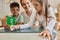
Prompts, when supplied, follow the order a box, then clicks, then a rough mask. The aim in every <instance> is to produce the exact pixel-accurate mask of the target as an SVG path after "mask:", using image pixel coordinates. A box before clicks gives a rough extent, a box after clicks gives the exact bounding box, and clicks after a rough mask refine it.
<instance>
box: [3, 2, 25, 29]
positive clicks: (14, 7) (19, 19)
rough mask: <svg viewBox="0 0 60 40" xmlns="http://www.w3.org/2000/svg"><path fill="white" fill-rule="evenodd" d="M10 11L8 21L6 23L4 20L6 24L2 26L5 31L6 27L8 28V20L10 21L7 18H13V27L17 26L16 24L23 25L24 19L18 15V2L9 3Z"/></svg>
mask: <svg viewBox="0 0 60 40" xmlns="http://www.w3.org/2000/svg"><path fill="white" fill-rule="evenodd" d="M10 11H11V13H12V15H11V16H8V17H7V20H8V21H7V20H6V22H7V23H6V25H5V26H4V27H5V29H6V28H8V26H9V25H8V23H9V20H10V19H8V18H9V17H10V18H15V22H16V24H15V25H17V24H23V23H24V18H23V16H22V15H20V14H19V11H20V6H19V3H18V2H12V3H10ZM13 21H14V20H13ZM10 22H11V20H10ZM12 25H13V24H12Z"/></svg>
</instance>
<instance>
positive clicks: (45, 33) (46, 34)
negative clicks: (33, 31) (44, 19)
mask: <svg viewBox="0 0 60 40" xmlns="http://www.w3.org/2000/svg"><path fill="white" fill-rule="evenodd" d="M40 36H42V37H48V38H49V40H53V37H52V33H51V32H50V31H49V30H44V31H43V32H41V33H40Z"/></svg>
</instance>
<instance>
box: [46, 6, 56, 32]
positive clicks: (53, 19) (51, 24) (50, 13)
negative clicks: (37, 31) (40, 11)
mask: <svg viewBox="0 0 60 40" xmlns="http://www.w3.org/2000/svg"><path fill="white" fill-rule="evenodd" d="M48 13H49V16H51V17H53V18H51V20H50V21H49V23H48V24H47V27H46V29H48V30H50V31H51V32H52V31H53V28H54V26H55V23H56V17H55V15H54V11H53V8H52V7H49V8H48Z"/></svg>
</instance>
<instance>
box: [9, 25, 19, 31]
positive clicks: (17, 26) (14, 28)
mask: <svg viewBox="0 0 60 40" xmlns="http://www.w3.org/2000/svg"><path fill="white" fill-rule="evenodd" d="M10 29H11V31H13V30H16V29H19V25H14V26H10Z"/></svg>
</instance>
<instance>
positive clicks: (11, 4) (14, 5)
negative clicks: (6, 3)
mask: <svg viewBox="0 0 60 40" xmlns="http://www.w3.org/2000/svg"><path fill="white" fill-rule="evenodd" d="M13 7H18V8H19V3H18V2H12V3H10V8H13Z"/></svg>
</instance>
